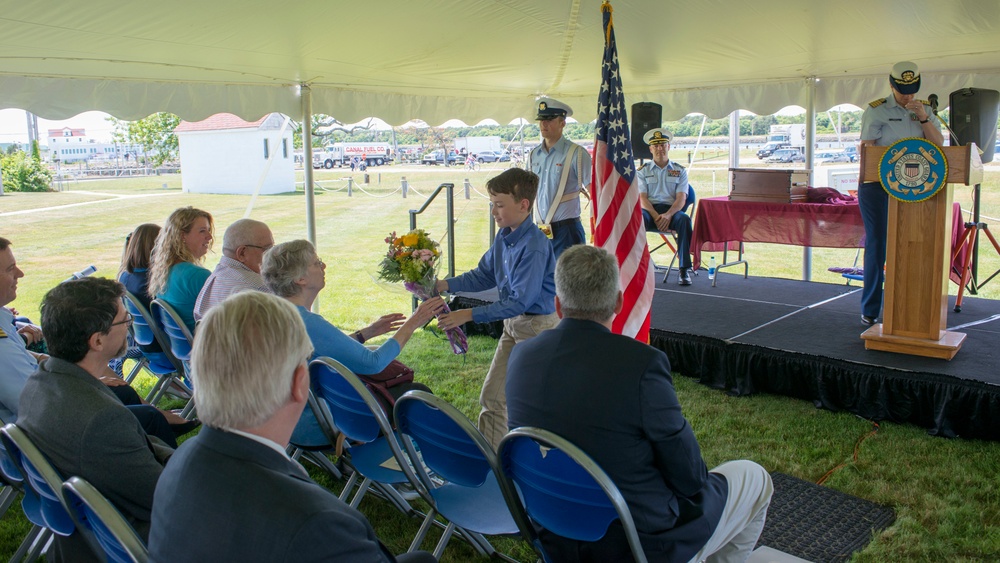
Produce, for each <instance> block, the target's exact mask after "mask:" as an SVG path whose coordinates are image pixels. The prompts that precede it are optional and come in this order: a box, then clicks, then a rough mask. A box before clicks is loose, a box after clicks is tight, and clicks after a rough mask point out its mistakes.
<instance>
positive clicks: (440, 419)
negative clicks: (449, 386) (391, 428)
mask: <svg viewBox="0 0 1000 563" xmlns="http://www.w3.org/2000/svg"><path fill="white" fill-rule="evenodd" d="M393 415H394V418H395V420H396V427H397V429H398V430H399V433H400V434H402V436H403V438H404V439H403V440H402V442H403V445H404V447H405V448H406V451H407V454H408V455H409V457H410V459H411V460H422V461H423V464H421V463H414V467H415V473H416V475H417V477H418V478H419V479H420V481H421V483H423V485H424V490H426V491H427V492H428V493H429V495H428V497H427V498H426V499H425V500H427V502H428V504H430V505H431V507H432V509H433V510H434V511H436V512H438V513H439V514H441V515H442V516H443V517H445V518H446V519H447V520H448V526H447V528H445V533H444V534H443V535H442V536H441V539H440V541H438V544H437V547H435V549H434V557H436V558H439V559H440V558H441V555H442V554H443V553H444V550H445V547H446V546H447V545H448V542H449V540H450V539H451V536H452V534H453V533H454V532H455V530H456V527H457V528H458V529H459V531H460V533H462V535H463V536H464V537H465V538H466V539H467V540H469V542H470V543H471V544H472V545H473V547H475V548H476V549H477V550H478V551H479V552H480V553H482V554H483V555H494V554H497V555H499V556H500V557H502V558H504V559H508V558H507V557H506V556H505V555H503V554H500V553H497V552H496V550H494V548H493V546H492V545H490V543H489V541H487V540H486V538H484V537H483V536H482V535H481V534H486V535H501V534H516V533H518V526H517V524H516V523H515V522H514V518H513V517H512V516H511V513H510V509H508V508H507V502H506V500H505V498H504V494H503V493H502V492H501V490H500V483H499V481H498V480H497V478H496V476H495V475H494V473H493V467H495V466H496V454H495V453H493V448H492V447H491V446H490V444H489V442H487V441H486V438H484V437H483V435H482V434H481V433H480V432H479V429H478V428H476V426H475V425H474V424H472V422H471V421H470V420H469V419H468V418H466V416H465V415H464V414H462V413H461V412H460V411H459V410H458V409H456V408H455V407H453V406H452V405H450V404H448V402H447V401H445V400H444V399H442V398H440V397H436V396H435V395H433V394H431V393H427V392H426V391H409V392H407V393H406V394H404V395H403V396H402V397H400V398H399V399H398V400H397V401H396V405H395V408H394V410H393ZM417 448H419V451H418V449H417ZM425 465H426V468H425V467H424V466H425ZM427 468H430V470H431V471H433V472H434V473H435V474H437V476H439V477H441V478H443V479H444V482H443V483H440V482H439V481H436V480H435V479H433V478H432V477H431V474H430V473H429V472H428V471H427ZM421 532H426V530H421ZM417 539H418V540H420V541H422V540H423V533H418V537H417ZM415 541H417V540H415ZM418 545H419V544H418Z"/></svg>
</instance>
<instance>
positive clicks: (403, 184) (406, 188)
mask: <svg viewBox="0 0 1000 563" xmlns="http://www.w3.org/2000/svg"><path fill="white" fill-rule="evenodd" d="M400 182H401V184H402V185H401V186H400V189H401V190H402V191H403V199H406V191H407V190H408V189H410V185H409V184H407V183H406V176H403V177H402V178H400Z"/></svg>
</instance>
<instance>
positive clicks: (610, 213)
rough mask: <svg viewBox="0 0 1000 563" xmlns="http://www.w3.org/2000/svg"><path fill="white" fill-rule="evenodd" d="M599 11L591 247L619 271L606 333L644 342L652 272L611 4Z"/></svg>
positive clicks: (650, 300) (650, 295)
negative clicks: (617, 306)
mask: <svg viewBox="0 0 1000 563" xmlns="http://www.w3.org/2000/svg"><path fill="white" fill-rule="evenodd" d="M601 11H602V12H604V31H605V34H604V37H605V45H604V64H603V65H602V67H601V75H602V77H601V93H600V96H599V98H598V103H597V106H598V107H597V140H596V142H595V143H594V174H593V178H594V192H595V197H594V200H595V201H596V202H597V205H596V214H597V227H596V229H595V231H594V244H595V245H596V246H600V247H601V248H604V249H606V250H607V251H608V252H611V253H612V254H614V255H615V257H616V258H618V265H619V267H620V268H621V286H622V291H623V293H624V305H623V307H622V311H621V313H619V314H618V316H616V317H615V320H614V323H613V324H612V331H614V332H615V333H618V334H624V335H626V336H631V337H634V338H635V339H636V340H639V341H642V342H649V311H650V305H651V304H652V302H653V284H654V280H653V270H652V268H650V263H651V262H650V259H649V247H648V246H647V245H646V229H645V227H644V226H643V223H642V212H641V208H640V206H639V187H638V185H637V184H636V179H635V173H636V171H635V166H634V162H635V161H634V159H633V158H632V140H631V138H630V137H629V128H628V116H627V115H626V114H625V95H624V93H623V92H622V79H621V74H620V73H619V67H618V47H617V44H616V43H615V31H614V26H613V24H612V21H611V5H610V4H608V3H607V2H605V3H604V4H603V5H602V6H601Z"/></svg>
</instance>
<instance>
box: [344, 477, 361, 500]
mask: <svg viewBox="0 0 1000 563" xmlns="http://www.w3.org/2000/svg"><path fill="white" fill-rule="evenodd" d="M360 478H361V474H360V473H358V472H357V471H355V472H354V473H351V476H350V477H349V478H348V479H347V484H345V485H344V490H342V491H340V500H342V501H344V502H347V499H349V498H350V497H351V491H352V490H353V489H354V485H357V484H358V479H360Z"/></svg>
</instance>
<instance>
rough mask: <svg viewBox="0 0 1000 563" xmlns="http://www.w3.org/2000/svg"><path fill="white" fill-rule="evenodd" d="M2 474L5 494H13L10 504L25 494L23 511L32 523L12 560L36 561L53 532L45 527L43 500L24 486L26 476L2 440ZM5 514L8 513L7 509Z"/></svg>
mask: <svg viewBox="0 0 1000 563" xmlns="http://www.w3.org/2000/svg"><path fill="white" fill-rule="evenodd" d="M0 474H2V475H3V481H4V485H5V486H4V494H5V495H9V494H10V493H13V495H12V496H11V497H10V498H9V502H13V500H14V497H15V496H16V495H17V493H18V492H20V493H23V495H24V496H23V497H21V510H22V511H23V512H24V516H25V518H27V519H28V521H29V522H31V529H30V530H29V531H28V535H26V536H25V537H24V540H23V541H22V542H21V545H20V546H18V548H17V552H15V553H14V555H13V557H11V558H10V560H11V561H24V560H27V561H35V560H37V559H38V558H39V557H40V556H41V554H42V551H43V550H44V549H45V545H46V544H47V543H48V541H49V539H50V538H51V537H52V531H51V530H49V529H48V528H46V527H45V520H43V519H42V501H41V499H39V498H38V494H37V493H35V491H34V490H33V489H31V488H28V487H25V486H24V475H23V474H22V473H21V470H20V469H19V468H18V467H17V464H15V463H14V460H13V459H12V458H11V457H10V454H9V453H8V452H7V447H6V446H5V445H4V441H3V440H0ZM7 501H8V499H7V497H6V496H5V502H7ZM4 512H6V508H5V509H4ZM25 557H27V559H25Z"/></svg>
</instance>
